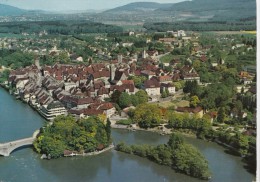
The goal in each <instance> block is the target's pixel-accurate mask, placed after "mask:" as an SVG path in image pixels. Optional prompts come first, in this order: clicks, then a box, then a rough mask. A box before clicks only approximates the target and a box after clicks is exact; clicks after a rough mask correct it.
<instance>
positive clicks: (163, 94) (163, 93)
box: [161, 90, 167, 98]
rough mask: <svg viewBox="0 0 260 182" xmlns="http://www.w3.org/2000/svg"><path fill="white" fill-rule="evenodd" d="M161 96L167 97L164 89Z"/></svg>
mask: <svg viewBox="0 0 260 182" xmlns="http://www.w3.org/2000/svg"><path fill="white" fill-rule="evenodd" d="M161 97H162V98H166V97H167V93H166V91H165V90H164V91H163V92H162V94H161Z"/></svg>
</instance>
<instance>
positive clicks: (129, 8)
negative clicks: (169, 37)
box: [104, 2, 173, 13]
mask: <svg viewBox="0 0 260 182" xmlns="http://www.w3.org/2000/svg"><path fill="white" fill-rule="evenodd" d="M172 5H173V3H168V4H162V3H155V2H134V3H130V4H127V5H124V6H120V7H117V8H114V9H110V10H107V11H105V12H104V13H120V12H126V13H127V12H138V11H139V12H140V11H153V10H156V9H159V8H162V9H165V8H168V7H171V6H172Z"/></svg>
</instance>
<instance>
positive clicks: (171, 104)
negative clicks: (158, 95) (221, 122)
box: [158, 101, 175, 108]
mask: <svg viewBox="0 0 260 182" xmlns="http://www.w3.org/2000/svg"><path fill="white" fill-rule="evenodd" d="M158 105H159V106H160V107H163V108H167V107H171V106H175V104H174V103H173V102H171V101H165V102H160V103H158Z"/></svg>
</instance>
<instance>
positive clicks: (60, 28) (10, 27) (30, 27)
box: [0, 21, 123, 35]
mask: <svg viewBox="0 0 260 182" xmlns="http://www.w3.org/2000/svg"><path fill="white" fill-rule="evenodd" d="M44 30H45V31H47V32H48V33H49V34H63V35H73V34H81V33H116V32H123V29H122V28H121V27H118V26H114V25H105V24H102V23H95V22H91V21H38V22H6V23H0V33H15V34H20V33H23V32H27V33H40V32H42V31H44Z"/></svg>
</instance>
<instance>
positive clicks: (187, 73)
mask: <svg viewBox="0 0 260 182" xmlns="http://www.w3.org/2000/svg"><path fill="white" fill-rule="evenodd" d="M180 72H181V78H182V79H183V80H185V81H193V80H195V81H197V82H198V83H199V82H200V76H199V74H198V73H197V72H196V71H195V69H194V68H193V67H191V66H189V65H185V66H183V67H182V68H181V70H180Z"/></svg>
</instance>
